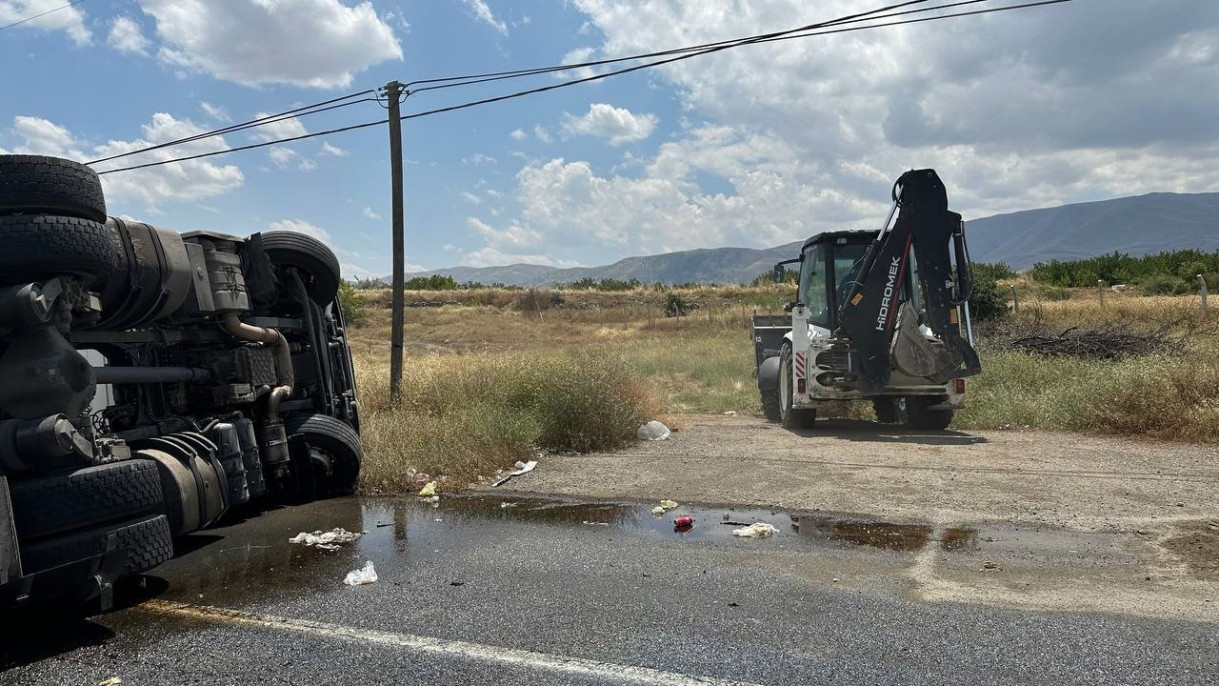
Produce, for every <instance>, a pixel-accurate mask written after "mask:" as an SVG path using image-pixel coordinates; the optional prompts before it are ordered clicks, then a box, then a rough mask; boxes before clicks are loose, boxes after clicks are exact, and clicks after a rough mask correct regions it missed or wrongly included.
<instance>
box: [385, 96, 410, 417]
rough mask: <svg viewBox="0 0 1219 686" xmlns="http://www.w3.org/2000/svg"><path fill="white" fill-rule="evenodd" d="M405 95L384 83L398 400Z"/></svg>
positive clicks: (394, 393) (394, 395) (395, 393)
mask: <svg viewBox="0 0 1219 686" xmlns="http://www.w3.org/2000/svg"><path fill="white" fill-rule="evenodd" d="M401 95H402V84H401V83H398V82H397V81H390V82H389V83H387V84H385V100H386V103H387V104H388V105H389V169H390V183H391V185H392V188H391V189H390V196H391V198H392V201H393V216H392V222H393V233H394V245H393V251H394V276H393V289H394V294H393V303H392V307H393V313H392V315H391V316H392V319H391V324H390V333H389V397H390V399H391V400H395V401H396V400H398V397H399V395H400V394H401V392H402V389H401V386H402V348H403V336H404V331H403V321H402V315H403V310H404V309H406V302H405V301H404V298H405V296H404V293H403V292H402V289H403V283H402V282H403V279H404V278H405V277H404V276H403V273H404V272H405V270H406V245H405V243H406V238H405V229H404V228H403V224H404V222H405V219H404V216H403V207H402V205H403V201H402V116H401V114H400V113H399V109H398V104H399V103H398V100H399V98H400V96H401Z"/></svg>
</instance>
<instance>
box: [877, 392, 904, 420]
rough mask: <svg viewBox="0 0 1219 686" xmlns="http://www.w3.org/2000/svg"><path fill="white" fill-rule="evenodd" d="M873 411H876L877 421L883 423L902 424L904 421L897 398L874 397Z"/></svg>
mask: <svg viewBox="0 0 1219 686" xmlns="http://www.w3.org/2000/svg"><path fill="white" fill-rule="evenodd" d="M872 411H873V412H875V413H876V421H877V422H880V423H881V424H900V423H901V421H902V412H901V408H900V407H899V406H898V404H897V398H873V399H872Z"/></svg>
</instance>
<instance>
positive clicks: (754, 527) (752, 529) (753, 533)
mask: <svg viewBox="0 0 1219 686" xmlns="http://www.w3.org/2000/svg"><path fill="white" fill-rule="evenodd" d="M777 533H779V530H778V529H776V528H775V527H774V526H773V525H771V524H767V523H766V522H754V523H753V524H750V525H749V526H747V527H745V528H743V529H733V530H732V535H733V536H740V537H742V538H766V537H768V536H773V535H775V534H777Z"/></svg>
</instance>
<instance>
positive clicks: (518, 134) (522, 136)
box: [508, 129, 529, 141]
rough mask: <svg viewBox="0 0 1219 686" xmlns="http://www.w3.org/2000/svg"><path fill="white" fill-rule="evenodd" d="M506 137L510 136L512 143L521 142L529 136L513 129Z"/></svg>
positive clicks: (520, 130)
mask: <svg viewBox="0 0 1219 686" xmlns="http://www.w3.org/2000/svg"><path fill="white" fill-rule="evenodd" d="M508 136H510V137H511V138H512V140H514V141H523V140H525V139H526V138H527V137H528V136H529V134H527V133H525V132H524V131H523V130H522V129H513V130H512V133H510V134H508Z"/></svg>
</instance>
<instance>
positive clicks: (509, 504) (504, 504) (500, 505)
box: [499, 503, 516, 510]
mask: <svg viewBox="0 0 1219 686" xmlns="http://www.w3.org/2000/svg"><path fill="white" fill-rule="evenodd" d="M510 507H516V503H500V504H499V509H501V510H506V509H508V508H510Z"/></svg>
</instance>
